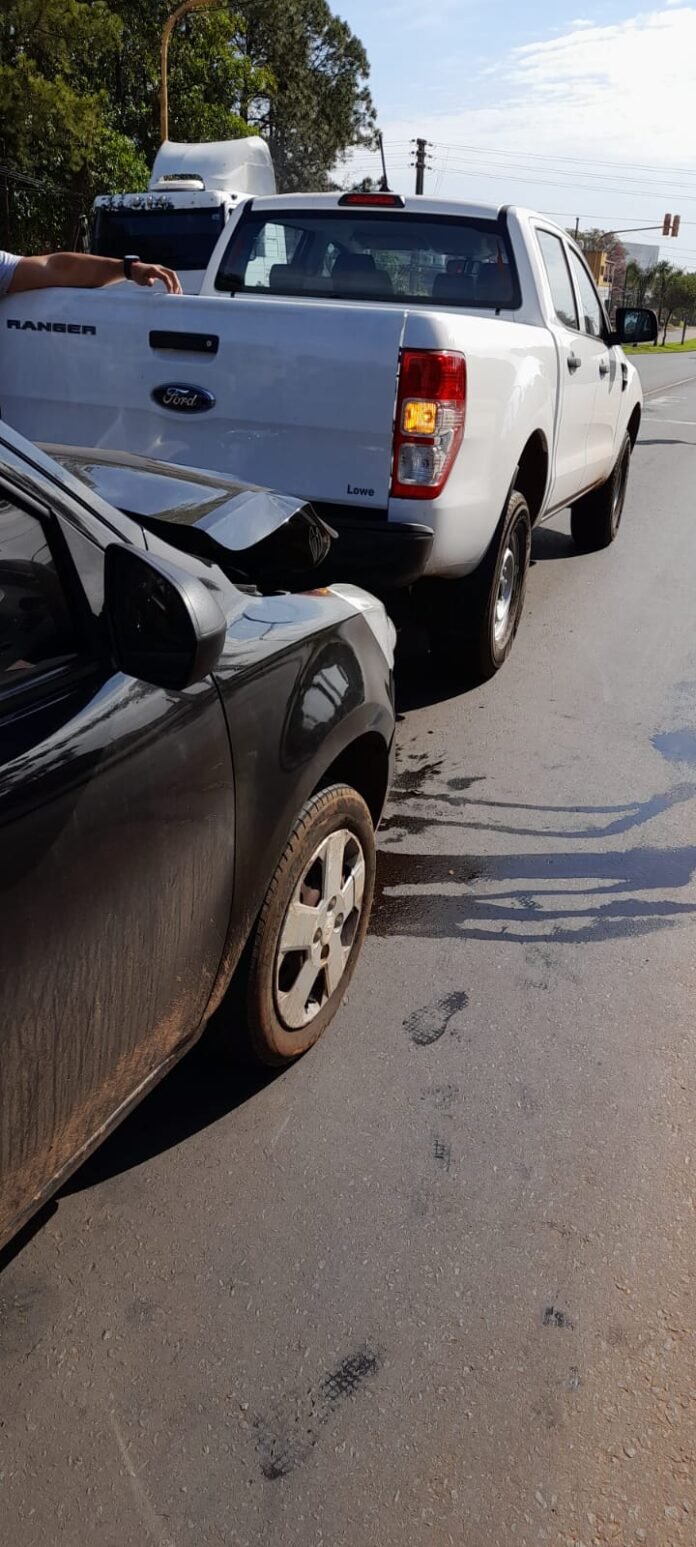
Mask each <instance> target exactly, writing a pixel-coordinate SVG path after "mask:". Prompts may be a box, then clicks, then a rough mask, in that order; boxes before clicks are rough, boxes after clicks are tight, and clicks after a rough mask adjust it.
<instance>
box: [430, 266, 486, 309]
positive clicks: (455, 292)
mask: <svg viewBox="0 0 696 1547" xmlns="http://www.w3.org/2000/svg"><path fill="white" fill-rule="evenodd" d="M477 295H478V286H477V284H476V275H475V274H436V275H435V278H434V280H433V300H434V301H449V302H450V303H454V304H455V305H457V306H475V305H476V300H477Z"/></svg>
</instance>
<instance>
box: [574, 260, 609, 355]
mask: <svg viewBox="0 0 696 1547" xmlns="http://www.w3.org/2000/svg"><path fill="white" fill-rule="evenodd" d="M570 263H571V268H572V270H573V273H574V275H575V280H576V284H577V287H578V290H579V291H580V306H581V308H582V315H581V318H580V327H581V328H582V331H583V333H589V335H590V338H602V337H603V335H604V314H603V311H602V303H601V301H600V299H599V296H598V294H597V291H596V290H595V287H594V282H593V280H592V277H591V275H590V274H589V272H588V270H587V269H586V268H585V265H584V263H583V262H582V259H581V258H579V257H578V255H577V253H574V252H573V251H572V250H571V254H570Z"/></svg>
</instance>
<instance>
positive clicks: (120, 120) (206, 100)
mask: <svg viewBox="0 0 696 1547" xmlns="http://www.w3.org/2000/svg"><path fill="white" fill-rule="evenodd" d="M109 5H110V8H111V10H112V11H113V12H115V13H116V14H117V16H118V18H119V20H120V22H121V25H122V44H121V48H120V50H119V55H118V60H117V65H116V78H115V81H114V90H113V92H112V96H111V110H112V113H113V115H114V118H115V120H116V122H117V124H118V127H119V129H120V130H122V132H123V133H124V134H127V135H130V136H131V137H132V139H134V140H135V142H136V143H137V144H138V146H139V147H140V148H141V150H142V152H143V154H144V156H145V159H146V161H147V163H148V165H151V164H152V161H153V159H154V156H155V153H156V151H157V149H158V146H159V92H160V38H161V34H162V27H163V25H164V22H165V20H166V18H167V16H168V15H169V14H170V13H171V11H172V10H173V9H174V5H175V0H151V3H149V4H147V5H143V0H109ZM272 90H273V80H272V77H271V76H270V74H269V72H268V71H267V70H266V69H265V68H264V67H263V66H260V67H259V66H258V65H257V64H256V63H255V61H254V60H253V58H252V57H251V55H250V54H249V53H248V51H247V48H246V42H245V37H244V23H243V21H242V20H241V18H240V16H239V14H238V7H237V6H236V5H235V4H234V3H233V0H229V3H228V0H216V3H215V5H214V8H213V9H212V10H211V11H198V12H194V13H190V14H189V15H187V16H184V17H182V19H181V21H180V22H178V24H177V26H176V27H175V29H174V32H173V33H172V40H171V45H170V50H169V120H170V124H169V132H170V135H171V138H172V139H173V140H194V141H195V140H218V139H219V140H224V139H238V138H240V137H241V136H242V135H245V134H253V133H254V132H255V130H254V128H253V127H252V126H250V125H249V124H248V123H247V121H246V113H245V112H244V111H243V109H245V108H246V104H247V103H248V102H249V100H250V99H251V100H253V99H254V98H255V97H257V96H259V95H261V94H263V93H264V92H272Z"/></svg>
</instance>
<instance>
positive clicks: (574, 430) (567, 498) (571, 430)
mask: <svg viewBox="0 0 696 1547" xmlns="http://www.w3.org/2000/svg"><path fill="white" fill-rule="evenodd" d="M536 237H537V242H538V245H539V251H540V253H541V259H542V263H543V267H544V271H545V274H546V279H547V282H548V288H549V292H550V300H551V306H552V313H551V315H550V318H549V327H550V329H551V332H552V333H553V334H554V335H555V337H556V342H557V346H558V358H559V380H558V407H557V414H556V445H555V455H554V483H553V491H552V494H551V499H550V505H551V506H552V507H555V508H558V507H561V506H563V505H569V504H570V503H571V501H572V500H573V499H575V498H576V497H577V495H579V494H581V493H582V492H583V490H584V489H586V488H588V487H589V486H590V485H591V484H592V483H593V482H594V481H595V478H594V474H593V472H592V471H591V469H590V468H589V466H588V450H587V448H588V439H589V437H590V433H591V427H592V425H593V424H594V417H595V404H596V397H597V388H598V382H599V374H598V361H597V342H598V341H597V340H596V339H594V338H592V337H590V335H589V334H588V333H586V332H585V330H584V328H582V327H581V320H580V311H579V304H578V297H577V294H576V290H575V285H574V282H573V279H572V277H571V272H570V267H569V249H568V247H567V245H566V243H565V242H564V241H563V238H562V237H561V236H560V235H559V234H558V232H556V231H548V230H545V229H544V228H543V227H541V226H537V228H536ZM605 353H606V349H605Z"/></svg>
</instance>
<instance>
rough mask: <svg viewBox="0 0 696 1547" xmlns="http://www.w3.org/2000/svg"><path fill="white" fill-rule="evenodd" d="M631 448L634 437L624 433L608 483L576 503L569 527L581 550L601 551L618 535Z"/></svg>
mask: <svg viewBox="0 0 696 1547" xmlns="http://www.w3.org/2000/svg"><path fill="white" fill-rule="evenodd" d="M631 449H632V445H631V437H630V435H625V436H624V438H623V442H622V445H621V450H620V452H619V455H618V457H617V460H616V464H615V466H614V470H613V472H612V473H611V476H610V477H609V478H607V481H606V483H603V484H602V486H601V488H600V489H593V490H592V492H591V494H586V495H585V496H584V498H583V499H581V500H578V501H577V504H575V505H573V508H572V510H571V512H570V531H571V536H572V538H573V542H574V543H575V546H576V548H578V549H579V551H580V552H581V553H598V552H599V551H600V549H602V548H608V547H609V546H610V544H611V543H613V542H614V541H615V539H616V537H617V535H618V531H619V527H620V525H621V517H622V515H623V510H624V504H625V502H626V488H627V485H628V473H629V468H630V464H631Z"/></svg>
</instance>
